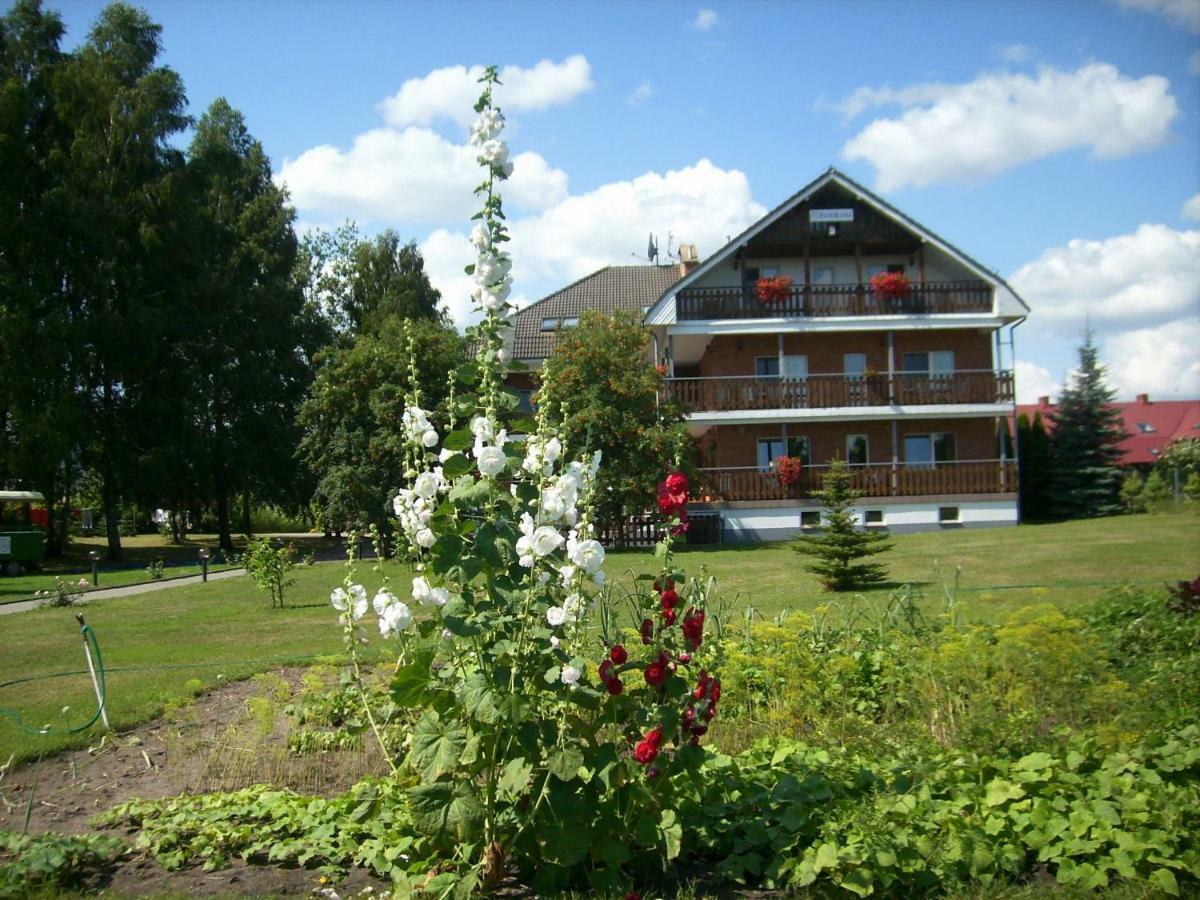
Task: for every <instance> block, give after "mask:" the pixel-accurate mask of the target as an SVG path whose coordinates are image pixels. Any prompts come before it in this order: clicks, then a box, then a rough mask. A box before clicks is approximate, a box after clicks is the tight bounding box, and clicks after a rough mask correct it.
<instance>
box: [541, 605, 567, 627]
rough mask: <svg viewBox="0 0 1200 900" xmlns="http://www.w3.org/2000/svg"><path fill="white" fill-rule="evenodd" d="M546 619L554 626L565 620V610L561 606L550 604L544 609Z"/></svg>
mask: <svg viewBox="0 0 1200 900" xmlns="http://www.w3.org/2000/svg"><path fill="white" fill-rule="evenodd" d="M546 621H547V622H549V623H550V625H551V626H552V627H554V628H557V627H558V626H559V625H561V624H562V623H563V622H565V621H567V611H566V610H565V609H563V608H562V607H561V606H552V607H550V608H549V609H548V610H546Z"/></svg>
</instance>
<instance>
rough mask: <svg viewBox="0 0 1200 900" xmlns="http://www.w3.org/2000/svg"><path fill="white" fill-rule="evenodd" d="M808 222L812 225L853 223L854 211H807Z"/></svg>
mask: <svg viewBox="0 0 1200 900" xmlns="http://www.w3.org/2000/svg"><path fill="white" fill-rule="evenodd" d="M808 221H809V222H810V223H812V224H816V223H818V222H853V221H854V210H852V209H810V210H809V211H808Z"/></svg>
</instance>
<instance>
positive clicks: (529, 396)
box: [517, 391, 533, 412]
mask: <svg viewBox="0 0 1200 900" xmlns="http://www.w3.org/2000/svg"><path fill="white" fill-rule="evenodd" d="M517 396H518V400H517V411H518V412H533V391H517Z"/></svg>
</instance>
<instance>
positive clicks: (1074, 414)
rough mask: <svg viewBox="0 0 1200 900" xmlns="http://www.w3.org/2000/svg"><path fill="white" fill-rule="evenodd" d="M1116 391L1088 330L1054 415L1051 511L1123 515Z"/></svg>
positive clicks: (1068, 514)
mask: <svg viewBox="0 0 1200 900" xmlns="http://www.w3.org/2000/svg"><path fill="white" fill-rule="evenodd" d="M1114 396H1115V394H1114V392H1113V391H1111V390H1109V388H1108V387H1107V386H1106V385H1105V383H1104V366H1102V365H1101V364H1100V361H1099V351H1098V350H1097V349H1096V345H1095V344H1093V343H1092V335H1091V333H1090V332H1089V333H1088V334H1087V335H1085V337H1084V342H1083V346H1082V347H1080V348H1079V371H1078V372H1077V373H1076V375H1075V377H1074V378H1073V379H1072V380H1071V383H1070V384H1069V385H1068V386H1067V387H1066V388H1065V389H1064V390H1063V393H1062V398H1061V399H1060V400H1059V403H1058V411H1057V412H1056V413H1054V414H1053V415H1052V418H1053V420H1054V435H1053V441H1052V447H1053V459H1052V464H1051V477H1050V485H1051V504H1052V511H1053V512H1054V513H1055V514H1056V515H1058V516H1061V517H1063V518H1066V519H1082V518H1088V517H1092V516H1109V515H1115V514H1116V513H1119V512H1120V511H1121V501H1120V497H1119V493H1120V488H1121V470H1120V468H1119V467H1118V465H1117V463H1118V462H1120V459H1121V450H1120V448H1119V447H1118V446H1117V445H1118V444H1120V443H1121V441H1122V440H1124V438H1125V432H1124V429H1123V428H1122V427H1121V414H1120V412H1119V411H1118V410H1117V409H1115V408H1114V407H1113V406H1112V401H1113V397H1114Z"/></svg>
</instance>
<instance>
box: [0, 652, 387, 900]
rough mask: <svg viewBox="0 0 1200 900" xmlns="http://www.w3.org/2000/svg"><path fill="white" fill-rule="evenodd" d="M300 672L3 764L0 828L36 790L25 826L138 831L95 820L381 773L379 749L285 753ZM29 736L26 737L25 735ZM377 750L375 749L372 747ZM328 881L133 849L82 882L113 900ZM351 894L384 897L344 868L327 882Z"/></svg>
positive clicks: (371, 882)
mask: <svg viewBox="0 0 1200 900" xmlns="http://www.w3.org/2000/svg"><path fill="white" fill-rule="evenodd" d="M304 671H305V670H304V669H299V668H292V669H281V670H277V671H276V672H274V673H271V674H268V675H265V676H258V677H256V678H253V679H250V680H248V681H242V682H234V683H230V684H226V685H224V686H223V687H222V688H220V689H218V690H216V691H212V692H210V693H208V694H205V695H203V696H200V697H197V698H196V699H195V700H194V701H193V702H192V703H190V704H187V705H186V706H183V707H180V708H178V709H175V710H171V711H169V712H168V713H167V714H166V715H164V716H163V717H162V718H159V719H155V720H154V721H151V722H147V723H146V724H144V725H142V726H140V727H138V728H135V729H133V730H131V731H126V732H122V733H119V734H114V733H109V734H107V735H104V736H103V737H100V736H97V739H96V743H95V744H94V745H93V746H92V747H90V748H88V749H86V750H75V751H67V752H64V753H58V754H55V755H54V756H52V757H48V758H46V759H43V760H40V761H38V762H34V763H30V764H27V765H23V766H20V767H19V768H16V769H15V770H13V771H0V829H5V830H10V831H21V830H22V827H23V825H24V822H25V816H26V811H27V809H28V808H29V800H30V797H31V796H32V798H33V807H32V813H31V815H30V819H29V828H28V830H29V832H30V833H31V834H38V833H42V832H57V833H59V834H102V833H103V834H117V835H122V836H126V837H129V838H130V839H131V840H132V837H133V833H132V832H130V831H128V830H126V829H123V828H113V827H111V826H99V825H96V824H95V823H94V822H93V819H94V817H96V816H97V815H98V814H100V813H103V812H105V811H107V810H108V809H111V808H112V807H113V806H116V805H117V804H120V803H123V802H124V801H126V800H133V799H149V800H156V799H164V798H168V797H175V796H179V795H181V794H202V793H209V792H213V791H226V790H236V789H238V788H242V787H247V786H249V785H252V784H271V785H274V786H276V787H282V788H291V789H293V790H296V791H300V792H302V793H308V794H318V795H322V796H332V795H335V794H338V793H341V792H343V791H345V790H346V789H348V788H349V787H350V786H351V785H352V784H353V783H354V782H356V781H358V780H359V779H360V778H362V777H363V776H365V775H368V774H380V773H381V772H382V771H384V770H386V766H385V764H384V761H383V759H382V758H381V756H380V755H379V752H378V750H377V749H375V748H374V747H373V746H371V745H366V746H364V749H362V750H358V751H333V752H324V753H308V754H294V753H289V752H288V750H287V738H288V732H289V729H290V727H291V720H290V717H288V716H286V715H283V713H282V710H283V707H284V706H285V705H286V704H287V703H288V702H290V701H291V700H292V699H294V698H295V697H296V696H297V695H298V693H299V690H300V685H301V675H302V674H303V673H304ZM31 740H33V738H31ZM372 751H373V752H372ZM327 887H329V885H328V883H327V881H326V880H324V879H322V878H321V876H320V874H319V873H317V872H313V871H309V870H306V869H303V868H286V867H282V866H272V865H249V864H246V863H243V862H241V861H235V862H234V863H233V864H232V865H231V866H230V867H229V868H227V869H222V870H220V871H216V872H202V871H201V870H200V869H199V868H186V869H182V870H178V871H175V872H168V871H166V870H164V869H163V868H161V867H160V866H159V865H158V864H157V863H155V862H154V860H153V859H152V858H149V857H147V856H146V855H144V854H141V853H139V852H137V851H131V852H130V853H127V854H126V855H125V856H123V857H121V858H120V859H119V860H118V861H117V863H116V864H115V866H114V867H113V868H112V869H111V870H109V871H108V872H105V873H102V875H100V876H99V878H98V880H97V881H95V882H94V883H92V884H90V885H89V886H88V888H89V893H93V892H96V891H99V892H102V893H104V894H106V895H108V896H120V897H156V896H206V897H211V896H220V897H268V896H284V895H293V896H294V895H310V894H313V893H314V892H316V891H319V890H322V889H325V888H327ZM334 888H335V889H336V891H337V892H338V893H339V894H340V895H341V896H342V897H346V896H348V895H350V894H356V893H359V892H360V891H363V890H364V889H370V890H368V891H367V893H371V892H378V891H382V892H383V893H384V894H385V895H386V894H388V893H390V890H391V888H390V885H389V884H388V883H387V882H383V881H380V880H379V879H377V878H374V877H373V876H371V875H370V874H369V873H367V872H361V871H355V872H351V873H350V875H349V876H348V877H347V879H346V880H345V881H343V882H341V883H339V884H338V885H336V886H334Z"/></svg>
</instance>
